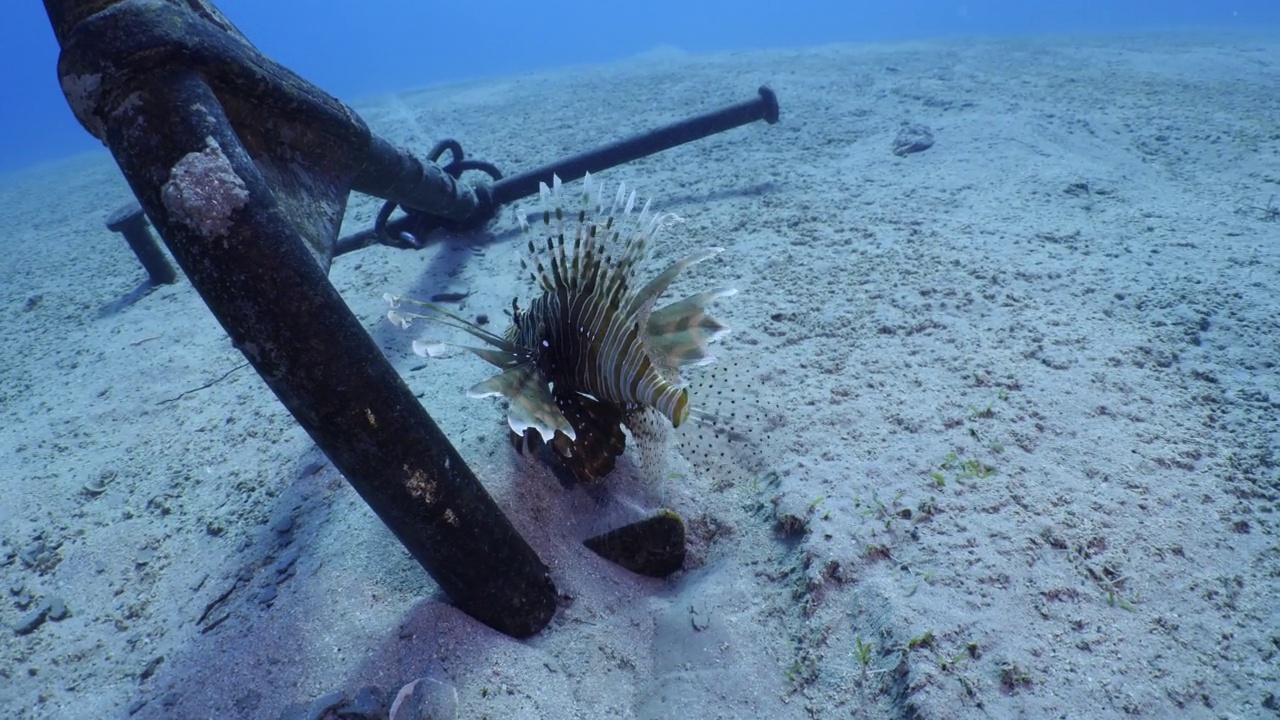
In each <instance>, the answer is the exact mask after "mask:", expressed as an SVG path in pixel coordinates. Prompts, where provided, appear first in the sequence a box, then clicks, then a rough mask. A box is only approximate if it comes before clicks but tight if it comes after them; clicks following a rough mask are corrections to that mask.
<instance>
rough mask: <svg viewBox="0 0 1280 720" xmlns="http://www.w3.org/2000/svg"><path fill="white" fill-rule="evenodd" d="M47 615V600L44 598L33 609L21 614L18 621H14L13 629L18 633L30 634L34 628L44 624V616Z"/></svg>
mask: <svg viewBox="0 0 1280 720" xmlns="http://www.w3.org/2000/svg"><path fill="white" fill-rule="evenodd" d="M48 617H49V601H48V600H45V601H43V602H41V603H40V604H39V605H38V606H36V609H35V610H32V611H31V612H29V613H27V614H26V615H24V616H22V618H21V619H19V620H18V622H16V623H14V625H13V631H14V632H15V633H17V634H19V635H30V634H31V633H33V632H35V631H36V628H38V627H40V626H41V625H43V624H44V621H45V619H46V618H48Z"/></svg>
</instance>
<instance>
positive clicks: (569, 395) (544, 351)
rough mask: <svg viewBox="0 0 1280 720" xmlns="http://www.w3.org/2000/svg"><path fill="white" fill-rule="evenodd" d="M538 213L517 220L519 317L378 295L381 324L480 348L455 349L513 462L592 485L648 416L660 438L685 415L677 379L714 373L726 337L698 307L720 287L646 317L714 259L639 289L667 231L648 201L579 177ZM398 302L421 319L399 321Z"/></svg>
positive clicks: (723, 291)
mask: <svg viewBox="0 0 1280 720" xmlns="http://www.w3.org/2000/svg"><path fill="white" fill-rule="evenodd" d="M539 199H540V209H539V211H537V212H535V213H533V214H532V217H533V218H534V223H533V224H530V222H529V219H528V218H529V214H527V213H524V212H519V213H518V218H519V221H520V225H521V228H522V229H523V230H524V233H525V235H526V236H527V237H528V242H527V246H526V250H527V257H526V258H524V259H522V260H521V261H520V267H521V269H522V271H524V272H527V273H528V275H529V278H530V279H531V280H532V281H533V282H534V283H535V285H536V286H537V287H538V289H540V290H541V295H539V296H538V297H536V298H534V299H533V301H532V302H531V303H530V304H529V307H528V308H526V309H521V308H520V306H519V304H518V302H517V301H516V300H512V312H511V326H510V327H508V328H507V330H506V332H505V333H504V334H502V335H497V334H494V333H492V332H489V331H487V330H485V329H483V328H481V327H480V326H478V325H476V324H474V323H472V322H470V321H469V320H466V319H464V318H462V317H459V316H458V315H455V314H453V313H450V312H448V311H447V310H444V309H442V308H440V307H439V306H437V305H433V304H431V303H426V302H421V301H418V300H412V299H409V298H402V297H399V296H391V295H388V296H387V300H388V301H389V302H390V303H391V306H392V310H391V311H390V312H389V313H388V318H389V319H390V320H391V321H392V322H394V323H396V324H398V325H400V326H401V327H407V326H408V324H409V323H410V321H411V318H423V319H427V320H431V321H433V322H436V323H440V324H442V325H446V326H449V327H454V328H457V329H460V330H463V331H465V332H467V333H470V334H471V335H472V336H474V337H476V338H479V339H480V340H482V341H483V342H484V343H485V345H486V346H485V347H468V348H466V349H468V350H470V351H471V352H473V353H475V354H476V355H478V356H480V357H481V358H483V359H484V360H486V361H487V362H489V363H490V364H492V365H495V366H497V367H498V368H499V369H500V370H501V371H502V372H501V373H500V374H499V375H496V376H494V377H491V378H489V379H488V380H485V381H484V382H481V383H479V384H477V385H475V386H474V387H472V388H471V389H470V390H468V392H467V394H468V395H469V396H471V397H493V396H500V397H504V398H506V399H507V401H508V411H507V425H508V427H509V428H510V431H511V441H512V443H513V445H514V446H515V447H516V449H517V450H518V451H521V452H523V450H524V447H525V446H526V445H527V446H528V447H529V448H530V450H531V451H534V450H536V449H537V448H538V447H540V446H541V445H542V444H544V443H545V444H546V445H549V446H550V447H551V449H552V450H553V451H554V452H555V454H556V456H558V457H559V459H560V461H561V462H562V463H563V464H564V465H565V466H566V467H568V468H569V469H570V470H571V471H572V472H573V474H574V476H575V477H576V478H577V479H578V480H580V481H584V482H592V481H595V480H598V479H600V478H602V477H603V476H604V475H606V474H608V473H609V472H610V471H612V470H613V467H614V461H615V459H616V458H617V456H618V455H621V454H622V452H623V449H624V447H625V444H626V439H625V435H624V434H623V432H622V427H621V426H622V425H626V426H627V427H628V428H630V429H631V430H632V432H633V434H640V433H643V432H646V431H647V430H651V429H652V428H653V427H654V421H655V420H656V418H653V417H651V414H652V413H653V412H655V411H656V412H657V413H660V414H661V415H662V416H664V417H665V418H666V419H667V420H668V421H670V423H671V426H672V427H679V426H680V424H681V423H684V422H685V421H686V420H687V419H688V418H689V415H690V401H689V390H688V388H687V386H686V384H685V383H684V382H683V381H682V380H681V377H680V369H681V368H683V367H686V366H690V365H701V364H706V363H710V362H714V360H715V358H714V357H713V356H712V355H711V354H710V351H709V348H708V346H709V344H710V343H711V342H712V341H714V340H715V339H716V338H718V337H719V336H721V335H722V334H724V333H725V332H727V331H728V327H727V326H725V325H724V324H722V323H721V322H719V321H718V320H716V319H714V318H712V317H711V316H710V315H708V314H707V311H706V306H707V305H708V304H709V303H710V302H712V301H713V300H715V299H717V298H722V297H727V296H730V295H733V294H734V293H735V292H736V291H735V290H733V289H732V288H718V289H715V290H710V291H707V292H701V293H696V294H693V295H690V296H688V297H686V298H684V299H682V300H678V301H676V302H673V303H671V304H669V305H665V306H663V307H660V308H657V309H655V308H654V306H655V304H656V303H657V300H658V299H659V297H660V296H661V295H662V294H663V293H664V292H665V291H666V290H667V288H668V286H669V285H670V284H671V282H672V281H673V280H675V278H676V276H678V275H679V274H680V273H681V272H683V271H684V270H685V269H686V268H688V267H689V266H691V265H694V264H696V263H699V262H702V261H703V260H706V259H708V258H711V257H713V256H715V255H716V254H718V253H720V252H721V251H722V250H723V248H707V249H704V250H700V251H698V252H695V253H692V254H690V255H687V256H685V257H683V258H680V259H679V260H676V261H675V262H674V263H672V264H671V265H670V266H669V267H667V268H666V270H664V271H663V272H661V273H660V274H658V275H657V276H656V277H654V278H653V279H652V280H650V281H649V282H648V283H646V284H645V285H643V286H641V287H638V288H637V287H636V286H635V285H636V280H635V275H636V270H637V267H638V266H639V265H640V263H641V262H642V261H643V260H644V259H645V257H646V253H647V251H648V249H649V247H650V246H651V245H652V244H653V242H654V240H655V239H656V238H657V237H658V236H659V234H660V233H661V232H662V230H663V229H665V228H666V227H667V226H669V225H671V224H672V223H673V222H676V221H678V220H679V218H677V217H676V216H675V215H674V214H672V213H657V212H654V211H652V210H651V209H650V204H649V202H648V201H646V202H645V203H644V206H643V207H642V208H640V209H639V211H638V212H637V210H636V193H635V191H631V192H628V191H627V188H626V187H625V186H624V185H622V184H619V186H618V188H617V191H616V192H615V193H614V194H613V197H612V201H608V200H607V199H606V194H605V187H604V185H603V184H602V183H599V182H597V181H595V180H593V179H592V177H591V175H590V174H588V175H587V176H586V177H585V178H584V179H583V188H582V192H581V193H580V194H575V193H571V192H569V191H567V190H566V189H565V188H564V187H563V186H562V185H561V182H560V178H559V177H554V176H553V181H552V185H551V187H549V188H548V187H547V185H546V183H542V184H541V185H540V187H539ZM401 303H411V304H413V305H417V306H419V307H422V308H425V309H426V310H427V311H429V312H428V314H425V315H421V314H413V313H402V312H400V311H399V310H398V308H399V307H400V305H401Z"/></svg>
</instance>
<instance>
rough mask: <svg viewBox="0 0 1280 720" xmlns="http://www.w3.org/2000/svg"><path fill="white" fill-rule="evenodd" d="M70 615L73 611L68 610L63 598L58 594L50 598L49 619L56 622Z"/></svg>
mask: <svg viewBox="0 0 1280 720" xmlns="http://www.w3.org/2000/svg"><path fill="white" fill-rule="evenodd" d="M70 615H71V611H70V610H67V604H66V603H65V602H63V600H62V598H60V597H57V596H56V595H55V596H54V597H51V598H49V619H50V620H53V621H54V622H57V621H59V620H66V619H67V617H68V616H70Z"/></svg>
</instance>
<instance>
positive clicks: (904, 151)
mask: <svg viewBox="0 0 1280 720" xmlns="http://www.w3.org/2000/svg"><path fill="white" fill-rule="evenodd" d="M931 147H933V131H932V130H930V129H929V128H928V127H926V126H924V125H921V124H919V123H905V122H904V123H903V124H902V127H900V128H898V135H897V137H895V138H894V139H893V154H894V155H897V156H899V157H901V156H904V155H910V154H911V153H918V152H924V151H925V150H928V149H929V148H931Z"/></svg>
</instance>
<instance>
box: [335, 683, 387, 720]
mask: <svg viewBox="0 0 1280 720" xmlns="http://www.w3.org/2000/svg"><path fill="white" fill-rule="evenodd" d="M337 712H338V717H340V718H343V720H381V718H383V717H386V714H387V694H386V693H385V692H383V691H382V689H381V688H379V687H377V686H375V685H366V686H365V687H362V688H360V689H359V690H357V691H356V694H355V695H354V696H352V698H351V699H350V700H348V701H347V702H345V703H343V704H342V705H341V706H340V707H339V708H338V709H337Z"/></svg>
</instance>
